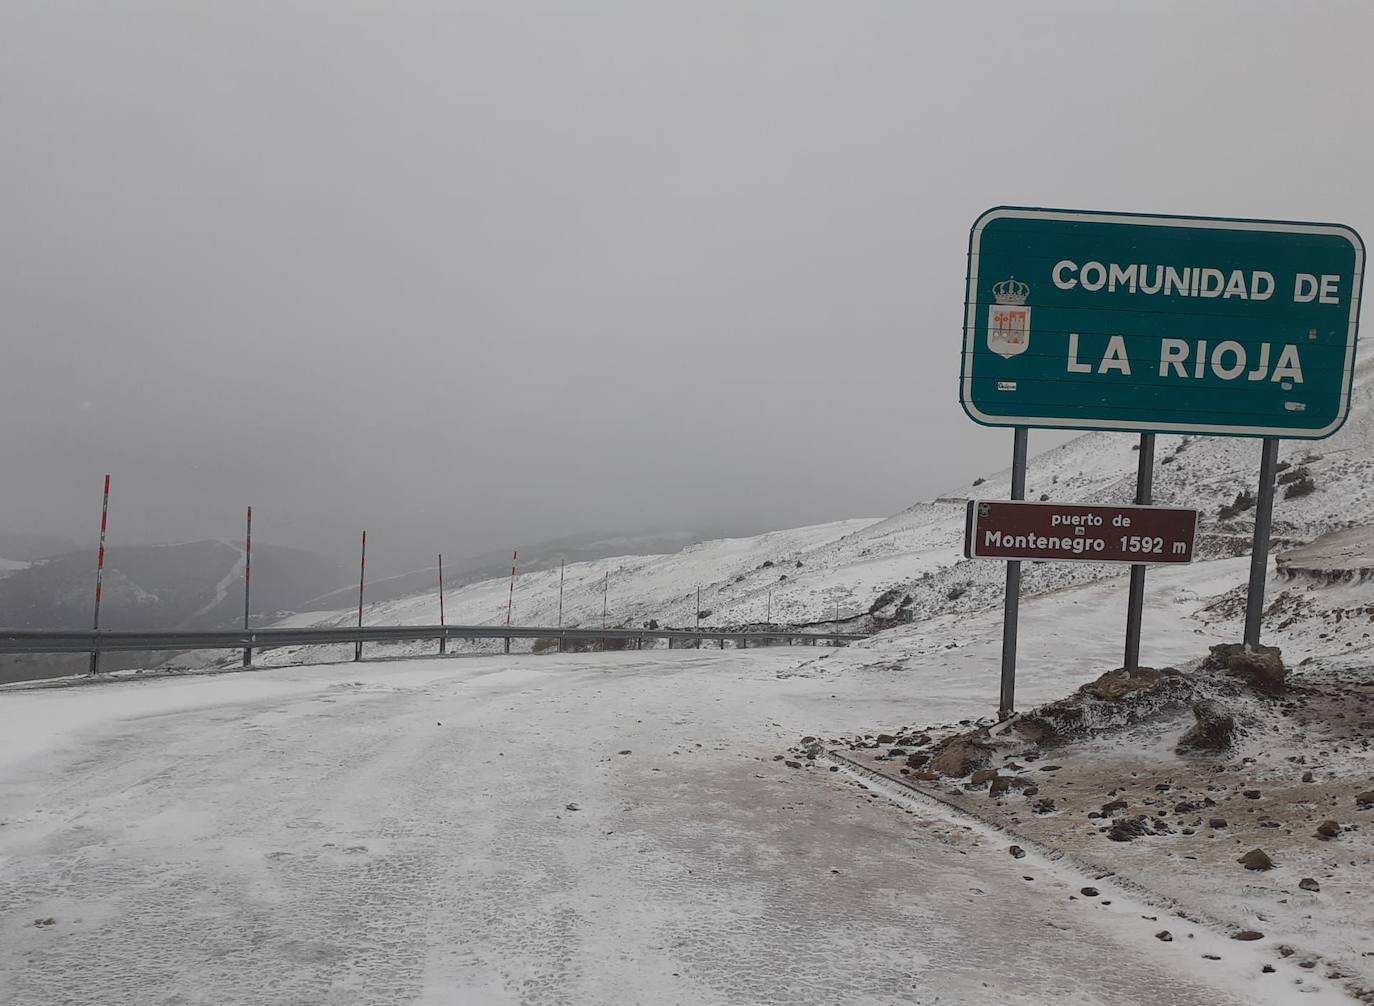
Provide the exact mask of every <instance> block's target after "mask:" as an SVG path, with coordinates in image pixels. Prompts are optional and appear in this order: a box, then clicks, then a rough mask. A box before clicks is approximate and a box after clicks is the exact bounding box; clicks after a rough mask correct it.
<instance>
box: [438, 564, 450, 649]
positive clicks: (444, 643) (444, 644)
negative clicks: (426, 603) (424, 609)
mask: <svg viewBox="0 0 1374 1006" xmlns="http://www.w3.org/2000/svg"><path fill="white" fill-rule="evenodd" d="M439 628H440V629H442V628H444V553H443V552H440V553H439ZM439 652H440V653H441V654H442V653H447V652H448V636H447V635H441V636H440V637H439Z"/></svg>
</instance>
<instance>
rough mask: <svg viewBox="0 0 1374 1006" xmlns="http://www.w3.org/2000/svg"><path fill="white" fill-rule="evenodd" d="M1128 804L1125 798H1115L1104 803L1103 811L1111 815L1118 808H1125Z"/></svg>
mask: <svg viewBox="0 0 1374 1006" xmlns="http://www.w3.org/2000/svg"><path fill="white" fill-rule="evenodd" d="M1128 806H1130V805H1129V804H1128V803H1126V801H1125V800H1113V801H1112V802H1111V803H1104V804H1103V805H1102V813H1103V814H1105V815H1106V816H1108V817H1111V816H1112V815H1113V814H1115V813H1116V812H1117V811H1118V810H1125V809H1126V808H1127V807H1128Z"/></svg>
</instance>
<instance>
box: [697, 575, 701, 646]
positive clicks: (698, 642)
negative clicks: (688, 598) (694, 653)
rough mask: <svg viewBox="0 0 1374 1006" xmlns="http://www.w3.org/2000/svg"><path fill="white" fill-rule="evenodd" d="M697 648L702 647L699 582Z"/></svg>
mask: <svg viewBox="0 0 1374 1006" xmlns="http://www.w3.org/2000/svg"><path fill="white" fill-rule="evenodd" d="M696 630H697V649H698V650H699V649H701V585H700V584H697V623H696Z"/></svg>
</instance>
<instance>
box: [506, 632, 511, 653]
mask: <svg viewBox="0 0 1374 1006" xmlns="http://www.w3.org/2000/svg"><path fill="white" fill-rule="evenodd" d="M506 652H507V653H509V652H510V636H507V637H506Z"/></svg>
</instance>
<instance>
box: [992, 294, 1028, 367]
mask: <svg viewBox="0 0 1374 1006" xmlns="http://www.w3.org/2000/svg"><path fill="white" fill-rule="evenodd" d="M992 296H993V298H994V299H995V300H996V301H997V303H996V304H993V305H992V306H991V307H989V308H988V349H990V350H992V352H994V353H996V354H997V355H998V356H1001V357H1004V358H1008V359H1009V358H1011V357H1013V356H1016V355H1018V354H1020V353H1024V352H1025V351H1026V350H1027V349H1029V348H1030V316H1031V309H1030V308H1028V307H1027V306H1026V298H1027V297H1029V296H1030V285H1029V284H1027V283H1022V282H1020V281H1019V280H1017V278H1016V277H1015V276H1013V277H1011V279H1004V280H1002V282H1000V283H994V284H993V285H992Z"/></svg>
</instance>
